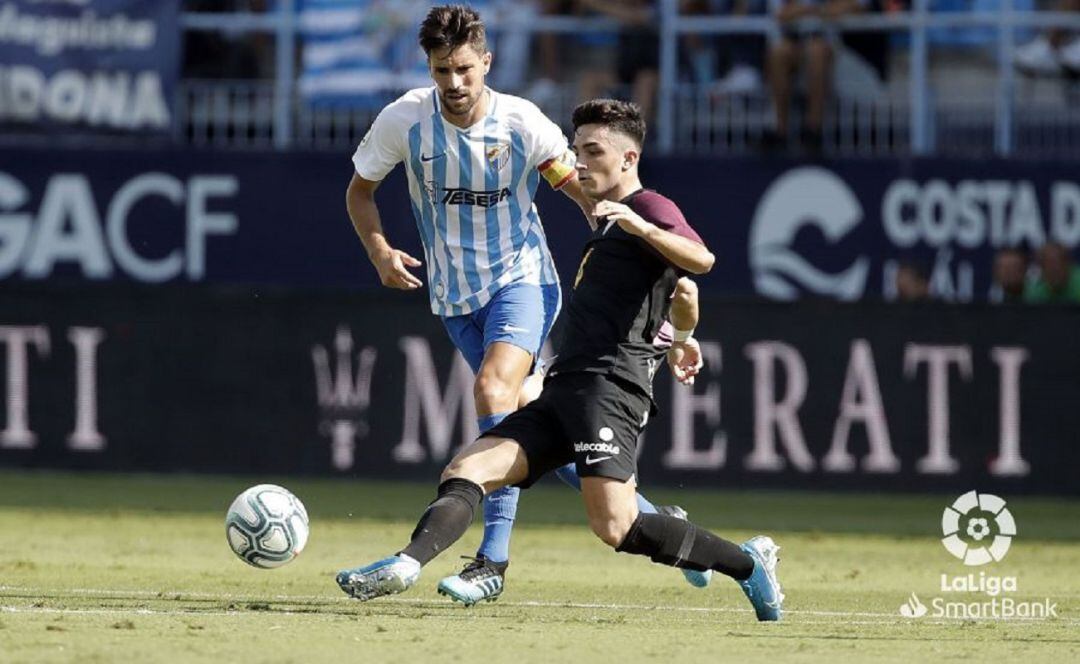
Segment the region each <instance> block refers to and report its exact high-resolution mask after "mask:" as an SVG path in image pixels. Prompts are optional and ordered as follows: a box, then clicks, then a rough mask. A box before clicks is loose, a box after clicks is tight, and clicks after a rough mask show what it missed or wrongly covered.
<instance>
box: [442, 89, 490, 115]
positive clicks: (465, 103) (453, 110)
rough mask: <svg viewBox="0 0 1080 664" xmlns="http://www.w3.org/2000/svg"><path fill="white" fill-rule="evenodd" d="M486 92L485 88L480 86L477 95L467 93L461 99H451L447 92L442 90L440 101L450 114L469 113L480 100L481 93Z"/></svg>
mask: <svg viewBox="0 0 1080 664" xmlns="http://www.w3.org/2000/svg"><path fill="white" fill-rule="evenodd" d="M482 94H484V89H483V88H480V91H479V92H478V93H476V94H475V95H471V96H470V95H466V96H465V97H462V98H460V99H457V100H455V99H451V98H449V97H448V95H447V93H445V92H441V93H440V94H439V101H441V102H442V105H443V108H444V109H446V112H447V113H449V114H450V115H468V114H469V113H471V112H472V110H473V108H475V107H476V105H477V104H478V103H479V102H480V95H482Z"/></svg>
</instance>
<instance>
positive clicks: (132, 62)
mask: <svg viewBox="0 0 1080 664" xmlns="http://www.w3.org/2000/svg"><path fill="white" fill-rule="evenodd" d="M178 18H179V3H177V2H170V1H168V0H80V1H79V2H60V1H57V2H33V1H30V0H5V1H4V2H2V3H0V122H2V123H8V124H22V125H28V126H33V127H35V128H41V129H48V130H67V129H72V128H78V129H80V130H83V131H85V130H88V129H89V130H95V131H105V132H132V131H137V132H146V131H152V132H161V131H165V130H168V129H169V128H170V127H171V126H172V111H171V108H172V99H173V90H174V88H175V86H176V80H177V78H178V75H179V66H180V34H179V33H180V29H179V27H178V26H179V22H178Z"/></svg>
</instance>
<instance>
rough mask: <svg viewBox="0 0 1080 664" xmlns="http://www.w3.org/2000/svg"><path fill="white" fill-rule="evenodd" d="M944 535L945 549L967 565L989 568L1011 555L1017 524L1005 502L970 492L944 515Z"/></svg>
mask: <svg viewBox="0 0 1080 664" xmlns="http://www.w3.org/2000/svg"><path fill="white" fill-rule="evenodd" d="M987 515H990V516H987ZM991 524H993V526H994V527H993V528H991ZM961 529H963V532H964V533H966V534H967V536H968V537H969V538H970V539H971V540H972V542H971V543H970V544H969V543H968V542H965V541H964V540H963V538H962V537H961V536H960V532H961ZM991 532H994V533H995V534H994V536H993V538H991V537H990V534H991ZM941 534H942V535H944V536H945V537H944V538H942V540H941V543H942V544H944V545H945V549H946V550H947V551H948V552H949V553H951V554H953V555H954V556H956V557H957V558H959V559H960V560H963V561H964V564H965V565H971V566H975V565H985V564H987V563H991V562H1000V561H1001V559H1002V558H1004V557H1005V554H1006V553H1008V552H1009V545H1011V544H1012V538H1013V536H1014V535H1016V521H1014V520H1013V516H1012V512H1010V511H1009V509H1008V508H1007V507H1005V501H1004V500H1002V499H1001V498H998V497H997V496H994V495H991V494H989V493H984V494H978V493H976V492H975V491H969V492H967V493H965V494H964V495H962V496H960V497H959V498H957V499H956V502H954V503H953V504H952V505H950V506H948V507H946V508H945V511H944V512H942V513H941Z"/></svg>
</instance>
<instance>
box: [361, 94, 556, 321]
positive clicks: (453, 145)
mask: <svg viewBox="0 0 1080 664" xmlns="http://www.w3.org/2000/svg"><path fill="white" fill-rule="evenodd" d="M487 92H488V94H489V95H490V98H489V100H488V112H487V115H486V116H485V117H484V118H482V119H481V120H479V121H478V122H477V123H476V124H474V125H473V126H471V127H469V128H468V129H461V128H459V127H456V126H454V125H453V124H451V123H450V122H448V121H447V120H445V119H444V118H443V116H442V113H440V111H439V100H438V95H437V94H436V91H435V88H434V87H430V88H419V89H416V90H410V91H409V92H407V93H405V94H404V95H402V96H401V97H400V98H399V99H398V100H397V101H395V102H393V103H392V104H390V105H389V106H387V107H386V108H384V109H383V110H382V112H381V113H379V116H378V117H377V118H376V119H375V122H374V124H372V126H371V129H370V131H368V134H367V136H365V137H364V140H362V141H361V142H360V146H359V147H357V149H356V153H355V154H354V155H353V165H354V166H355V168H356V172H357V174H359V175H360V177H362V178H364V179H367V180H372V181H379V180H382V179H383V178H385V177H386V175H387V174H388V173H390V171H392V170H393V169H394V167H395V166H396V165H397V163H398V162H404V163H405V173H406V175H407V176H408V181H409V197H410V199H411V202H412V211H413V215H414V216H415V217H416V225H417V227H418V228H419V230H420V237H421V239H422V241H423V245H424V253H425V258H426V263H427V273H428V287H429V297H430V299H431V309H432V311H433V312H435V313H436V314H438V315H440V316H459V315H461V314H466V313H470V312H472V311H475V310H477V309H479V308H481V307H483V306H484V305H485V304H487V302H488V300H490V299H491V297H492V295H494V294H495V293H496V292H498V291H499V289H501V288H503V287H504V286H506V285H508V284H511V283H514V282H525V283H531V284H536V285H543V284H558V283H559V277H558V275H557V274H556V272H555V265H554V263H553V261H552V259H551V252H550V251H549V250H548V247H547V240H546V238H545V236H544V229H543V227H542V226H541V225H540V217H539V215H538V214H537V212H536V206H535V205H534V204H533V198H534V196H535V195H536V187H537V185H538V183H539V181H540V177H541V171H543V175H544V177H545V178H546V179H548V181H549V182H550V183H551V184H552V185H553V186H554V187H555V188H558V187H560V186H562V184H564V183H565V181H566V180H569V179H570V178H571V177H572V175H573V170H572V165H571V164H570V160H572V154H571V153H570V152H569V151H568V148H567V143H566V137H565V136H563V134H562V131H560V129H559V128H558V127H557V126H556V125H555V124H554V123H553V122H551V120H549V119H548V118H547V117H546V116H544V114H543V113H542V112H541V111H540V109H538V108H537V107H536V106H535V105H534V104H532V103H531V102H529V101H526V100H524V99H521V98H519V97H514V96H511V95H505V94H499V93H496V92H494V91H492V90H491V89H490V88H489V89H488V90H487Z"/></svg>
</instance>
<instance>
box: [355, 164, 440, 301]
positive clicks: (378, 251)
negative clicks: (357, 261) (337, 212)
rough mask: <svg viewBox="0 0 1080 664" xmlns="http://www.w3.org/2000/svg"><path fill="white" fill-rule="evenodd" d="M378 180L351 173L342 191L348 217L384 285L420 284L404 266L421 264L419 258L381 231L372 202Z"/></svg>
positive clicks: (410, 287) (412, 286)
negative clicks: (400, 248)
mask: <svg viewBox="0 0 1080 664" xmlns="http://www.w3.org/2000/svg"><path fill="white" fill-rule="evenodd" d="M379 184H380V183H379V182H375V181H372V180H366V179H364V178H362V177H360V176H359V175H357V174H356V173H353V177H352V181H351V182H349V188H348V190H347V191H346V192H345V207H346V208H347V209H348V210H349V219H351V220H352V224H353V228H355V229H356V234H357V235H359V236H360V241H361V242H362V243H363V244H364V249H366V250H367V255H368V258H369V259H370V260H371V264H372V265H374V266H375V270H376V271H377V272H378V273H379V279H380V280H381V281H382V284H383V286H387V287H389V288H400V289H402V290H413V289H415V288H420V286H421V285H423V282H421V281H420V279H419V278H418V277H417V276H416V275H414V274H412V273H411V272H409V270H408V269H407V268H410V267H420V265H421V263H420V261H418V260H417V259H415V258H413V257H412V256H410V255H409V254H407V253H405V252H404V251H401V250H399V249H394V248H393V247H391V246H390V243H389V242H388V241H387V240H386V235H385V234H384V233H383V228H382V219H381V218H380V217H379V207H378V206H377V205H375V190H376V189H377V188H378V187H379Z"/></svg>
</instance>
